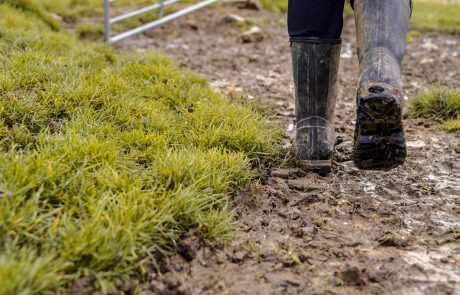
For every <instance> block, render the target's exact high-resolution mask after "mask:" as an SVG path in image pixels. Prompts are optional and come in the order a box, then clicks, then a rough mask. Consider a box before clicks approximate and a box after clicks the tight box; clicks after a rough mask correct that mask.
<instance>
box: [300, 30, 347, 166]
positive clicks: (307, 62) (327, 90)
mask: <svg viewBox="0 0 460 295" xmlns="http://www.w3.org/2000/svg"><path fill="white" fill-rule="evenodd" d="M291 53H292V65H293V72H294V84H295V104H296V108H295V110H296V119H297V132H296V148H297V161H298V165H299V166H300V167H301V168H303V169H305V170H310V171H315V172H318V173H322V174H323V173H328V172H330V171H331V168H332V160H331V158H332V152H333V150H334V144H335V133H334V107H335V101H336V87H335V84H336V81H337V72H338V68H339V60H340V39H338V40H321V39H315V38H303V37H296V38H294V37H292V38H291Z"/></svg>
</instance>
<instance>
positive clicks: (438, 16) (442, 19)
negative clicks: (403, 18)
mask: <svg viewBox="0 0 460 295" xmlns="http://www.w3.org/2000/svg"><path fill="white" fill-rule="evenodd" d="M459 16H460V4H443V3H437V2H434V1H423V0H417V1H414V11H413V14H412V18H411V29H413V30H419V31H422V32H424V31H431V30H438V31H444V32H450V33H460V17H459Z"/></svg>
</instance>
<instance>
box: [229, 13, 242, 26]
mask: <svg viewBox="0 0 460 295" xmlns="http://www.w3.org/2000/svg"><path fill="white" fill-rule="evenodd" d="M244 20H245V18H244V17H242V16H240V15H238V14H233V13H230V14H229V15H227V16H226V17H225V18H224V22H226V23H231V24H233V23H241V22H244Z"/></svg>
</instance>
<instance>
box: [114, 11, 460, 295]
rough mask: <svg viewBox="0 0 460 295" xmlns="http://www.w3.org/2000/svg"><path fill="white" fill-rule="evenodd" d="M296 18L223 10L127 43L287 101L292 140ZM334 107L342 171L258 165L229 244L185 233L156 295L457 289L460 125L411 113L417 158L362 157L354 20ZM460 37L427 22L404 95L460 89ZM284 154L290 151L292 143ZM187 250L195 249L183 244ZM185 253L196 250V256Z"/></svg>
mask: <svg viewBox="0 0 460 295" xmlns="http://www.w3.org/2000/svg"><path fill="white" fill-rule="evenodd" d="M230 13H234V14H238V15H242V16H244V17H251V18H252V19H253V20H255V22H256V23H257V24H258V25H259V26H260V27H261V28H262V31H263V32H264V40H263V41H261V42H253V43H244V42H242V41H241V39H240V35H241V29H240V28H238V27H236V26H235V25H232V24H230V23H228V21H226V16H227V15H229V14H230ZM284 19H285V15H282V14H270V13H265V12H260V11H252V10H238V9H235V8H227V7H217V8H212V9H206V10H203V11H200V12H198V13H196V14H193V15H191V16H188V17H186V18H183V19H181V20H178V21H175V22H173V23H171V24H170V25H168V26H166V27H163V28H160V29H159V30H155V31H152V32H149V33H147V34H146V35H144V36H141V37H136V38H133V39H131V40H129V41H127V42H125V43H123V44H121V45H120V46H121V47H122V48H125V49H134V50H139V49H140V50H142V49H143V48H152V47H153V48H159V49H160V50H163V51H165V52H166V53H167V54H169V55H172V56H173V57H174V58H176V59H177V60H179V61H180V62H181V63H182V64H183V65H184V66H187V67H190V68H192V69H193V70H195V71H197V72H199V73H202V74H203V75H205V76H206V77H208V78H209V79H210V81H211V83H212V85H213V86H214V87H216V88H218V89H221V90H222V91H243V90H244V91H246V92H247V93H249V94H250V95H249V98H251V97H262V98H263V99H264V100H265V101H270V102H271V103H273V104H274V105H276V106H277V111H276V114H275V115H274V116H273V119H277V120H282V121H283V122H284V124H285V126H286V130H287V132H288V134H289V135H290V136H291V138H292V130H293V126H294V125H293V124H294V105H293V85H292V81H291V69H290V56H289V54H290V51H289V44H288V41H287V40H288V39H287V35H286V29H285V25H283V24H284V23H285V20H284ZM343 38H344V43H343V46H342V60H341V69H340V75H339V98H338V104H337V108H336V113H337V117H336V131H337V134H338V135H339V139H338V142H337V146H336V152H337V155H336V158H335V162H336V165H335V166H336V167H335V170H336V172H335V173H333V174H331V175H329V176H326V177H322V176H319V175H316V174H311V173H305V172H303V171H301V170H299V169H297V168H296V167H294V166H293V165H291V164H288V165H287V167H285V168H279V167H261V168H260V169H259V175H260V179H259V181H258V183H257V184H255V185H254V186H253V187H252V188H251V189H250V190H248V191H245V192H241V193H238V194H236V195H235V196H233V202H232V203H233V205H234V208H235V210H236V212H237V219H238V220H239V222H240V224H241V229H240V231H239V232H238V239H237V240H236V241H235V242H234V243H233V244H232V246H231V247H223V246H222V245H204V242H203V241H202V240H201V239H200V238H199V237H197V236H196V235H194V234H193V233H190V234H188V235H187V236H185V237H184V239H183V240H182V242H181V243H182V246H181V249H186V250H185V251H186V252H187V253H185V254H186V255H179V254H177V255H174V256H173V257H171V258H170V259H168V260H167V261H165V262H164V263H163V265H161V267H162V271H163V272H164V275H161V276H159V275H155V274H152V275H151V278H150V281H151V290H153V293H155V294H357V293H363V294H382V293H383V294H385V293H395V294H459V293H460V181H459V179H460V163H459V162H460V161H459V159H460V148H459V147H460V136H459V134H458V133H456V134H448V133H446V132H444V131H442V130H441V129H440V127H439V126H437V125H434V124H432V123H431V122H426V121H424V120H412V119H407V120H406V121H405V126H406V132H407V138H408V152H409V156H408V159H407V162H406V164H405V165H404V166H402V167H399V168H397V169H395V170H392V171H389V172H369V171H360V170H358V169H356V168H355V167H354V165H353V163H352V161H351V156H352V147H353V146H352V139H353V138H352V136H353V129H354V117H355V110H354V94H355V85H356V77H357V60H356V57H355V56H356V52H355V49H354V24H353V20H352V19H348V20H347V21H346V24H345V31H344V36H343ZM459 48H460V37H459V36H454V35H445V34H439V33H428V34H425V35H423V36H422V37H421V38H419V39H417V40H415V41H413V42H412V43H410V44H409V46H408V54H407V56H406V59H405V61H404V65H403V74H404V84H405V87H406V96H407V97H410V96H412V95H414V94H415V93H416V92H417V91H420V90H423V89H426V88H427V87H428V86H429V84H430V83H442V84H444V85H448V86H450V87H460V78H459V77H460V59H459V54H460V50H459ZM286 153H292V152H291V143H290V142H289V143H287V147H286ZM182 254H184V253H182ZM184 256H185V257H188V259H185V258H184Z"/></svg>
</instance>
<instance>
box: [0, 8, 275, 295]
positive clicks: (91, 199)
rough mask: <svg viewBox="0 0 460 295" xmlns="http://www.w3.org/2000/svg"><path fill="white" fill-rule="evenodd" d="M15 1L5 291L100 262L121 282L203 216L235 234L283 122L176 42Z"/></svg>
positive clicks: (41, 287)
mask: <svg viewBox="0 0 460 295" xmlns="http://www.w3.org/2000/svg"><path fill="white" fill-rule="evenodd" d="M14 3H15V4H14V5H13V4H12V2H10V1H5V0H3V1H0V14H1V15H2V18H0V67H1V69H2V71H1V72H0V95H1V98H2V99H1V100H0V162H1V163H2V164H1V165H0V282H1V287H0V294H2V295H3V294H5V295H6V294H42V293H45V292H53V293H54V292H60V291H62V290H63V288H65V287H66V286H67V285H68V284H70V283H71V282H72V281H74V280H75V279H78V278H79V277H83V276H87V275H94V276H95V277H96V278H97V281H96V286H95V287H96V288H98V289H101V290H111V289H113V288H114V282H115V281H117V280H119V279H122V280H128V279H129V277H130V276H136V277H138V278H140V279H141V278H142V274H143V272H145V271H146V269H149V268H150V267H151V265H152V263H154V262H155V260H154V255H155V254H158V253H163V254H166V253H168V251H170V250H172V249H173V245H174V243H175V241H177V239H178V238H179V237H180V236H181V235H182V234H183V233H184V232H186V231H188V230H190V229H199V230H200V232H201V233H202V235H203V236H204V237H205V238H207V239H209V240H214V239H224V240H225V239H229V238H231V237H232V233H233V230H234V229H235V224H234V221H233V216H232V213H231V212H229V210H228V209H227V208H226V204H227V196H228V195H229V194H231V193H232V192H233V191H235V190H237V189H239V188H241V187H243V186H245V185H247V184H249V183H250V181H251V177H252V176H253V172H252V170H251V165H252V161H253V160H256V159H257V155H261V154H269V155H272V154H273V153H275V152H277V145H276V142H277V141H278V140H279V139H280V137H281V136H282V131H281V129H280V128H279V127H277V126H274V125H273V124H271V123H269V122H268V121H267V120H266V119H265V118H264V117H263V116H262V115H261V114H259V113H257V112H255V111H254V110H253V109H251V108H250V107H248V106H244V105H242V104H240V103H237V102H234V101H232V100H230V99H229V98H227V97H225V96H223V95H221V94H219V93H216V92H215V91H213V90H212V89H211V88H210V87H209V86H208V83H207V81H206V80H205V79H203V78H202V77H200V76H197V75H196V74H194V73H192V72H190V71H188V70H185V69H181V68H179V67H177V66H176V65H175V63H174V62H173V61H171V60H170V59H169V58H166V57H164V56H163V55H160V54H158V53H156V52H144V53H133V52H120V51H116V50H113V49H111V48H109V47H108V46H106V45H103V44H93V43H89V42H87V43H82V42H80V41H78V39H77V38H76V37H75V36H72V35H70V34H69V33H65V32H58V31H56V27H55V25H54V24H53V23H52V22H50V21H49V19H50V16H49V15H48V14H47V13H46V10H44V9H43V8H42V7H41V6H40V5H38V4H37V3H36V2H33V1H25V0H24V2H21V1H16V2H14ZM17 3H22V4H21V5H17ZM72 3H74V2H72ZM28 5H30V6H28ZM79 9H80V8H79Z"/></svg>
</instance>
